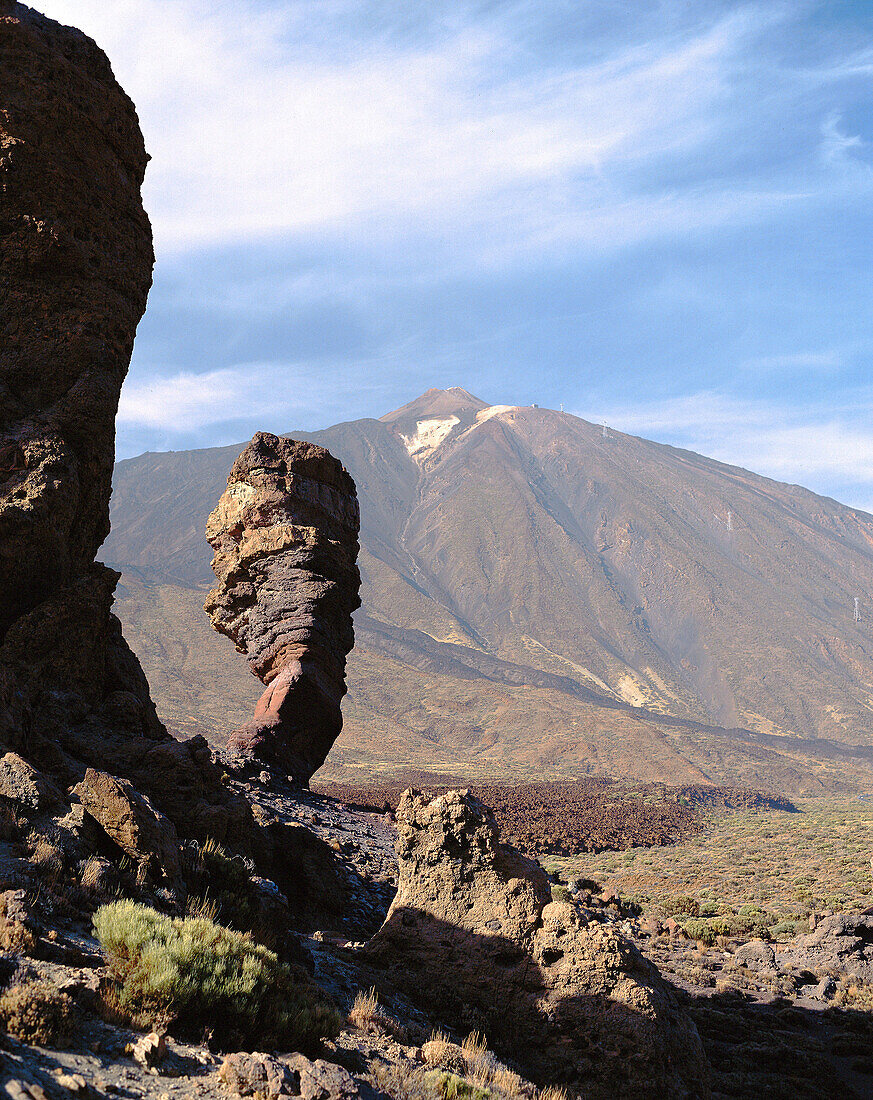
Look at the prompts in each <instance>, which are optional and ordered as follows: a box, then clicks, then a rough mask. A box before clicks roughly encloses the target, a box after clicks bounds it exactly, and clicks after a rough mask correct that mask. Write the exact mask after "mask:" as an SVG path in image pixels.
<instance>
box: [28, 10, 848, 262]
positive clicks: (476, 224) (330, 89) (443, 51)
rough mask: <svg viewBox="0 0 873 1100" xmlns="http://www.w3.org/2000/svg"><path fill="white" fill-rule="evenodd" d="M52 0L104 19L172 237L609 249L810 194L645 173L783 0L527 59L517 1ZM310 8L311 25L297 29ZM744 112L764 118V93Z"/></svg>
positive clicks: (97, 21)
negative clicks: (376, 236) (345, 233)
mask: <svg viewBox="0 0 873 1100" xmlns="http://www.w3.org/2000/svg"><path fill="white" fill-rule="evenodd" d="M43 7H44V8H45V10H46V11H47V13H48V14H51V15H53V16H55V17H57V18H60V19H63V20H66V21H71V22H75V23H77V24H78V25H81V26H83V27H84V28H85V29H86V30H88V31H90V32H91V33H93V34H94V35H95V36H96V37H97V38H98V40H100V41H101V42H102V43H103V44H104V45H105V46H106V48H107V49H108V50H109V52H110V55H111V56H112V58H113V61H114V63H115V66H116V69H117V71H118V73H119V75H120V77H121V79H122V80H123V82H124V83H125V84H126V86H127V87H128V90H129V91H130V92H131V94H132V95H133V97H134V99H135V101H136V103H137V105H138V107H139V110H140V113H141V116H142V118H143V123H144V128H145V131H146V136H147V139H148V144H149V148H150V151H151V152H152V154H153V158H154V159H153V163H152V165H151V168H150V170H149V176H148V181H147V196H148V202H149V207H150V210H151V212H152V215H153V218H154V222H155V227H156V232H157V235H158V239H159V245H160V246H161V247H164V248H169V247H173V248H179V247H187V246H191V245H196V244H203V243H214V242H215V241H217V240H228V239H234V238H235V239H239V238H244V237H247V236H251V235H263V234H275V233H282V232H286V233H287V232H298V231H303V230H311V229H312V228H313V227H320V226H330V225H337V224H341V223H343V222H345V221H348V220H349V219H355V221H356V224H357V225H358V227H359V228H360V227H361V226H362V225H363V224H369V227H370V231H371V232H376V233H387V234H389V235H396V234H404V233H408V232H410V230H411V229H413V228H414V229H415V231H416V232H418V233H421V232H423V231H424V230H425V227H427V226H429V227H430V229H431V230H432V231H433V232H434V233H435V234H436V235H442V234H445V232H446V228H447V227H448V226H452V227H453V231H454V234H455V237H454V239H455V241H456V245H457V241H458V237H457V234H458V233H463V234H464V235H465V240H466V246H467V247H468V248H473V250H474V251H475V248H474V246H481V247H482V248H483V250H484V251H486V252H487V251H488V250H489V249H491V250H494V249H499V248H500V247H502V245H504V244H507V243H509V242H512V244H513V245H514V246H515V248H516V249H517V248H518V247H519V246H520V244H522V243H523V242H524V243H525V246H526V247H528V248H540V249H541V248H543V247H544V246H546V245H549V244H554V243H560V244H564V245H566V244H567V243H569V242H570V241H572V240H577V241H580V242H584V243H585V244H587V245H589V246H591V247H601V248H602V247H615V246H616V245H621V244H625V243H633V242H634V241H637V240H641V239H647V238H650V237H652V236H657V235H661V234H665V233H666V234H670V233H675V232H676V231H677V230H683V231H687V230H688V229H689V228H693V227H694V226H705V227H711V226H713V225H720V224H725V223H736V222H740V223H743V222H745V221H746V220H747V219H749V218H751V219H755V218H757V217H759V216H760V215H761V213H762V211H763V212H772V211H773V210H774V209H775V208H777V207H779V206H783V205H784V204H785V203H786V202H790V201H792V200H797V199H801V198H804V197H806V196H807V195H808V192H809V182H810V181H808V180H805V181H803V184H802V185H798V184H799V181H798V180H790V181H789V180H787V179H780V178H773V179H765V178H761V179H758V180H745V181H738V180H731V179H724V180H719V181H718V182H715V181H701V180H699V179H697V180H693V179H689V180H688V181H687V183H685V184H683V185H677V184H676V183H675V182H674V183H671V184H669V185H666V186H665V185H659V186H653V181H654V180H657V178H658V177H659V176H663V175H664V172H665V167H666V166H667V165H669V164H674V165H675V164H676V163H677V162H684V161H686V160H687V159H688V158H693V157H695V156H698V157H699V156H700V155H701V154H702V153H703V152H704V151H705V150H708V149H709V148H710V145H711V143H712V142H713V141H717V139H718V134H719V131H720V130H722V129H723V128H724V126H725V122H726V118H727V117H728V116H729V115H730V113H731V111H732V110H733V111H735V110H736V107H737V97H738V92H737V90H736V88H735V85H736V84H737V82H738V81H740V80H741V79H743V78H742V73H743V70H744V65H745V62H744V55H743V51H744V50H747V49H748V48H749V46H750V44H751V43H753V42H754V41H755V40H756V38H757V37H758V36H760V35H761V34H762V33H764V31H765V30H767V29H768V28H770V27H771V26H772V25H773V23H774V21H778V20H779V19H781V18H784V15H785V12H786V11H788V10H789V9H787V8H784V7H783V6H782V5H775V6H770V7H769V8H768V7H767V6H756V5H751V4H750V5H748V6H741V7H739V8H736V9H734V10H732V11H730V12H729V14H727V15H722V16H721V17H713V18H712V19H711V20H710V22H709V24H708V25H707V24H706V23H705V22H703V23H702V25H701V23H697V24H696V25H693V24H692V25H690V26H679V27H677V26H673V25H670V24H669V22H668V24H667V26H665V27H663V28H662V29H661V32H660V33H659V34H656V35H655V36H654V37H651V38H646V39H644V40H641V41H638V42H631V43H630V44H627V43H622V42H612V43H609V44H608V48H607V49H606V51H605V53H604V54H603V55H602V56H598V57H597V58H596V59H593V60H592V59H586V60H585V61H584V62H577V63H575V64H573V63H569V62H566V61H565V62H564V64H562V65H560V66H558V65H555V64H551V65H548V66H543V65H541V64H540V65H529V66H525V64H524V52H525V47H526V43H525V38H524V35H525V33H526V32H529V21H530V19H531V18H532V15H531V12H532V9H530V8H526V7H525V6H524V5H507V6H506V8H505V9H504V15H503V17H502V18H497V17H494V16H491V17H489V18H484V17H483V15H482V13H481V11H479V12H476V13H475V14H474V13H473V12H472V11H469V12H467V9H466V8H465V6H464V5H459V6H458V13H457V16H456V18H455V19H454V20H453V21H447V20H445V19H443V20H441V21H436V23H435V25H434V26H431V27H426V28H424V29H423V30H422V31H421V33H420V34H419V35H417V36H415V37H414V38H413V39H412V40H410V39H408V38H407V39H402V40H399V41H398V40H392V39H391V38H390V36H389V35H388V34H387V33H386V32H387V31H388V29H389V28H390V27H391V26H392V25H393V23H392V18H391V17H387V16H386V15H385V12H386V7H385V6H382V7H381V8H379V9H377V12H376V13H375V14H374V19H373V22H372V25H371V26H370V27H369V28H368V29H367V30H363V29H362V28H361V26H360V25H359V24H355V23H354V21H353V20H351V19H350V15H351V11H352V8H351V7H350V6H349V5H348V4H341V3H340V4H330V5H324V6H323V7H322V8H315V7H313V5H311V4H301V2H300V0H289V2H288V3H284V4H282V5H271V4H264V5H260V6H256V5H253V4H251V3H245V2H243V3H206V2H205V0H116V2H114V3H113V4H112V5H106V4H105V0H45V3H44V5H43ZM521 9H524V11H525V15H526V18H525V19H519V10H521ZM387 10H390V6H389V8H388V9H387ZM398 10H399V9H398ZM379 12H381V13H382V15H383V21H384V22H383V23H382V24H380V21H379V17H378V13H379ZM465 12H466V13H467V14H466V17H465V15H464V13H465ZM397 18H398V17H397V13H396V12H395V13H394V15H393V19H394V20H395V21H396V20H397ZM304 20H307V21H309V22H311V23H312V24H314V27H309V28H308V30H307V32H306V34H305V35H301V29H302V27H303V23H304ZM344 23H345V24H350V23H351V24H352V25H353V26H354V27H356V30H355V31H354V32H351V33H352V37H349V35H350V31H349V30H348V29H347V28H346V27H345V26H344ZM319 33H320V34H321V39H320V40H319V41H318V46H319V48H318V49H313V48H311V47H312V39H313V36H317V35H318V34H319ZM307 35H308V36H309V37H307ZM331 36H334V40H333V41H331ZM742 109H743V110H744V111H746V112H747V113H751V114H754V105H753V104H752V103H751V102H749V103H746V104H745V105H744V106H743V108H742ZM836 125H837V124H836V121H833V122H832V123H831V122H829V123H827V124H826V126H825V131H824V133H823V138H822V141H823V145H822V159H823V161H826V162H829V163H832V164H835V163H836V162H837V161H838V160H839V159H840V158H843V157H845V156H846V155H848V152H849V148H850V146H851V144H852V142H853V141H854V139H850V138H844V137H841V136H840V135H839V132H838V130H837V129H836ZM828 127H830V129H828ZM818 186H819V185H818V184H816V185H814V186H813V190H818ZM483 230H486V231H487V232H485V233H484V235H483Z"/></svg>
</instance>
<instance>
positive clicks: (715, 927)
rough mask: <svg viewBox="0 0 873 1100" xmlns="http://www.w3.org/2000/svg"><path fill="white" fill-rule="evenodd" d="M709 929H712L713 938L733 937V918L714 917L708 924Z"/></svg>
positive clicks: (734, 933)
mask: <svg viewBox="0 0 873 1100" xmlns="http://www.w3.org/2000/svg"><path fill="white" fill-rule="evenodd" d="M709 927H710V928H711V929H712V933H713V935H714V936H733V935H736V932H735V928H736V924H735V922H734V919H733V917H726V916H718V917H714V918H713V919H712V920H711V921H710V922H709Z"/></svg>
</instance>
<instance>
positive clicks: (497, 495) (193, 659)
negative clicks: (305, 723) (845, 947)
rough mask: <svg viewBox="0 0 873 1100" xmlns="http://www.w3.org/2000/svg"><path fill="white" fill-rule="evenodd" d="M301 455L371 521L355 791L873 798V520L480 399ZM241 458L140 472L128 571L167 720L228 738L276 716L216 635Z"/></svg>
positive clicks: (123, 603)
mask: <svg viewBox="0 0 873 1100" xmlns="http://www.w3.org/2000/svg"><path fill="white" fill-rule="evenodd" d="M289 434H292V435H294V436H295V437H297V438H302V439H309V440H312V441H314V442H317V443H319V444H320V445H321V446H324V447H327V448H328V449H329V450H330V451H331V452H332V453H333V454H335V455H336V456H337V457H338V458H340V459H341V460H342V462H343V463H344V464H345V465H346V467H347V468H348V469H349V471H350V472H351V474H352V476H353V477H354V478H355V481H356V483H357V486H358V495H359V499H360V504H361V546H362V549H361V557H360V565H361V573H362V579H363V586H362V592H361V594H362V598H363V605H364V606H363V608H362V609H361V611H360V612H359V613H358V615H357V617H356V634H357V645H356V648H355V650H354V652H353V654H352V657H351V659H350V664H349V685H350V691H349V697H348V699H347V702H346V706H345V708H344V709H345V714H346V730H345V732H344V734H343V737H342V738H341V740H340V741H339V742H338V743H337V745H336V746H335V748H334V750H333V752H332V754H331V757H330V758H329V760H328V764H327V769H328V771H329V773H330V774H334V775H336V776H339V775H340V774H342V775H344V776H346V777H348V775H350V774H354V772H355V771H356V770H358V769H361V768H373V767H379V768H381V769H383V770H384V769H386V768H391V767H395V768H399V767H403V766H409V767H425V768H432V769H435V770H443V771H444V770H450V771H455V772H460V771H463V772H465V773H467V772H471V773H476V774H481V775H485V774H487V775H489V776H494V775H497V774H502V775H507V776H512V775H514V776H521V775H524V776H529V775H530V773H531V771H535V772H536V774H538V775H541V774H554V775H572V774H582V773H587V772H611V773H623V774H629V775H633V776H635V777H638V778H657V779H671V780H675V781H679V780H680V779H681V780H682V781H686V780H687V781H700V780H705V779H712V780H714V781H715V780H718V781H736V780H741V781H746V782H752V783H757V784H763V785H769V786H773V787H781V788H783V789H785V790H789V791H795V792H797V791H803V790H815V789H822V787H825V788H829V789H830V788H834V787H840V786H848V787H852V786H853V785H854V786H857V785H859V784H860V785H865V784H867V783H868V782H869V781H870V780H871V779H873V772H871V767H873V638H871V622H873V619H871V617H870V616H871V613H873V608H871V607H870V602H869V594H870V593H873V517H871V516H869V515H867V514H866V513H863V512H859V511H857V510H855V509H851V508H848V507H846V506H844V505H842V504H839V503H838V502H836V501H834V500H830V499H827V498H824V497H820V496H817V495H816V494H814V493H811V492H809V491H808V490H806V489H803V488H800V487H798V486H792V485H784V484H781V483H779V482H775V481H771V480H770V479H768V478H764V477H760V476H758V475H756V474H752V473H749V472H748V471H746V470H742V469H738V468H736V467H732V466H727V465H724V464H723V463H719V462H715V461H713V460H712V459H708V458H704V457H702V456H701V455H697V454H694V453H692V452H689V451H683V450H678V449H676V448H673V447H669V446H665V445H663V444H658V443H653V442H651V441H649V440H645V439H640V438H637V437H635V436H630V435H624V434H622V433H619V432H616V431H613V430H611V429H610V430H608V431H606V432H604V431H603V429H602V428H601V427H600V426H596V425H593V424H590V423H587V422H586V421H584V420H580V419H579V418H577V417H574V416H572V415H570V414H568V413H559V412H555V411H553V410H549V409H539V408H536V407H521V406H505V405H497V406H489V405H487V404H486V403H485V402H484V401H481V400H479V399H478V398H476V397H474V396H473V395H472V394H469V393H467V391H465V390H462V389H458V388H453V389H448V390H429V391H428V392H427V393H425V394H423V395H422V396H421V397H419V398H418V399H417V400H415V401H413V402H411V403H410V404H408V405H405V406H404V407H403V408H401V409H398V410H395V411H394V412H391V413H388V414H386V415H385V416H383V417H381V418H380V419H379V420H371V419H365V420H358V421H353V422H350V423H345V424H338V425H335V426H334V427H331V428H328V429H326V430H324V431H320V432H314V433H296V432H294V433H289ZM241 446H242V444H240V445H234V446H231V447H224V448H213V449H209V450H198V451H183V452H175V453H169V454H145V455H142V456H140V457H138V458H135V459H129V460H127V461H124V462H120V463H118V465H117V467H116V472H115V480H114V496H113V511H112V534H111V535H110V537H109V539H108V540H107V542H106V543H105V544H104V548H103V552H104V555H105V559H106V560H107V562H109V563H110V564H112V565H114V566H116V567H117V568H119V569H121V570H122V571H123V573H124V574H125V576H124V579H123V585H122V591H121V594H120V598H119V601H118V611H119V614H120V616H121V618H122V620H123V622H124V625H125V633H126V634H127V636H128V637H129V638H130V640H131V642H132V644H133V645H134V648H135V649H136V651H137V653H138V654H139V655H140V657H141V659H142V662H143V665H144V667H145V668H146V671H147V673H148V674H149V679H150V682H151V684H152V688H153V691H154V694H155V696H156V698H157V700H158V705H159V708H160V709H161V710H162V713H163V715H164V717H165V718H166V720H167V721H168V722H169V723H170V724H171V725H173V726H175V727H176V728H178V729H181V730H185V731H191V730H194V729H202V730H203V731H204V732H205V733H207V735H208V736H211V737H213V738H219V739H220V737H221V735H222V734H223V733H225V732H226V731H227V730H229V729H231V728H233V726H234V724H235V723H236V722H238V721H240V720H241V719H242V718H243V717H244V716H247V714H248V713H250V711H251V706H252V702H253V700H254V698H255V697H256V695H257V684H256V683H255V681H254V680H253V679H252V677H251V676H249V675H248V673H247V671H246V670H245V669H244V666H243V664H242V661H241V659H240V658H239V657H238V655H237V654H235V653H234V652H233V651H232V650H231V649H230V647H229V646H227V644H226V642H225V641H224V640H223V639H221V638H217V637H215V636H213V635H212V634H211V632H210V630H209V627H208V622H207V620H206V616H205V615H204V614H203V613H202V610H200V607H201V604H202V600H203V590H204V589H205V588H206V587H208V586H209V584H210V582H211V578H212V574H211V571H210V569H209V560H210V552H209V547H208V546H207V544H206V542H205V539H204V537H203V528H204V525H205V520H206V516H207V514H208V513H209V511H210V510H211V509H212V508H213V507H214V505H215V502H216V501H217V499H218V496H219V495H220V493H221V492H222V490H223V488H224V484H225V479H226V476H227V473H228V471H229V469H230V466H231V464H232V462H233V460H234V458H235V457H236V455H237V454H238V453H239V451H240V449H241ZM856 597H859V598H860V599H861V609H862V615H861V620H860V621H859V622H854V621H853V609H854V599H855V598H856Z"/></svg>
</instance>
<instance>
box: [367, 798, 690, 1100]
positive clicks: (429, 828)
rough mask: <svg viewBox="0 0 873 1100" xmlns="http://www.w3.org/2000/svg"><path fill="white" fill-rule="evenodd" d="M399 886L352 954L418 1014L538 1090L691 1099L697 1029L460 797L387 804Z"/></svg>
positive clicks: (626, 946)
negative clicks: (393, 819) (470, 1036)
mask: <svg viewBox="0 0 873 1100" xmlns="http://www.w3.org/2000/svg"><path fill="white" fill-rule="evenodd" d="M397 848H398V855H399V861H400V885H399V889H398V893H397V897H396V898H395V901H394V904H393V905H392V907H391V910H390V911H389V914H388V917H387V918H386V921H385V923H384V925H383V926H382V928H381V929H380V930H379V931H378V932H377V933H376V935H375V936H374V937H373V939H372V940H371V941H370V943H369V944H368V946H367V948H366V950H365V954H366V956H367V957H368V958H369V959H370V960H371V961H372V962H373V963H375V964H376V965H377V966H378V967H380V968H382V970H383V972H384V973H385V977H386V978H387V979H388V981H389V983H390V984H391V985H393V986H394V987H395V988H397V989H401V990H403V992H405V993H406V994H407V995H408V996H410V997H411V998H412V999H413V1000H414V1001H417V1002H418V1003H419V1004H421V1005H422V1007H424V1008H425V1009H426V1010H427V1011H428V1012H429V1013H430V1014H431V1016H432V1017H435V1018H436V1019H438V1020H440V1021H441V1022H444V1023H445V1024H447V1025H449V1026H450V1027H452V1028H455V1029H458V1030H462V1031H463V1030H473V1029H479V1030H481V1031H483V1032H484V1034H485V1035H486V1037H487V1039H488V1041H489V1042H490V1044H491V1045H492V1047H493V1048H494V1049H495V1050H496V1051H497V1053H498V1054H501V1055H502V1056H503V1057H506V1058H509V1059H511V1060H513V1061H515V1062H516V1063H517V1064H518V1065H519V1067H520V1068H521V1069H522V1071H523V1072H524V1073H525V1074H526V1075H528V1076H529V1077H531V1078H532V1079H533V1080H535V1081H537V1082H538V1083H540V1084H564V1085H568V1086H570V1087H571V1088H573V1089H578V1090H580V1091H582V1092H584V1095H585V1096H586V1097H590V1098H592V1100H600V1098H603V1100H606V1098H607V1097H610V1098H618V1097H628V1098H630V1097H634V1098H638V1097H639V1098H645V1097H651V1098H652V1100H654V1098H655V1097H657V1098H658V1100H670V1098H676V1100H679V1098H692V1097H700V1098H705V1097H708V1096H709V1095H710V1086H709V1068H708V1064H707V1061H706V1057H705V1055H704V1052H703V1047H702V1044H701V1041H700V1037H699V1035H698V1033H697V1030H696V1028H695V1026H694V1024H693V1023H692V1021H691V1019H690V1017H689V1016H688V1015H687V1013H686V1012H685V1010H684V1009H683V1008H682V1007H681V1006H680V1004H679V1002H678V1000H677V998H676V996H675V995H674V993H673V991H672V990H671V989H670V987H669V986H668V985H667V983H666V982H665V981H664V980H663V979H662V978H661V976H660V974H659V973H658V970H657V968H656V967H655V966H654V965H653V964H652V963H650V962H648V961H647V960H646V959H645V958H644V957H643V956H642V955H641V954H640V952H639V951H638V950H637V949H636V948H635V947H634V946H633V945H632V944H631V943H629V942H628V941H627V940H625V939H624V938H623V937H622V936H620V935H619V934H618V933H617V932H616V931H615V930H614V929H613V928H612V927H610V926H606V925H602V924H599V923H592V924H588V923H587V922H586V920H585V918H584V916H583V915H582V914H581V913H580V912H579V911H578V910H577V909H576V908H575V906H573V905H572V904H570V903H568V902H562V901H557V902H553V901H552V900H551V890H550V885H549V882H548V878H547V876H546V874H545V872H544V871H543V869H542V868H541V867H540V866H539V864H536V863H534V862H533V861H531V860H528V859H526V858H525V857H523V856H521V855H519V853H517V852H516V851H514V850H513V849H512V848H510V847H508V846H507V845H503V844H500V842H499V835H498V831H497V826H496V824H495V822H494V819H493V817H492V815H491V813H490V811H489V810H487V809H486V807H484V806H483V805H482V804H481V803H480V802H478V801H477V800H476V799H475V798H473V797H472V796H471V795H470V794H469V792H467V791H463V792H458V791H450V792H448V793H447V794H445V795H442V796H440V797H439V798H436V799H434V800H433V801H431V802H428V801H427V799H426V798H424V797H423V796H421V795H419V794H417V793H415V792H412V791H409V792H407V793H406V794H405V795H404V797H403V799H402V800H401V803H400V806H399V807H398V842H397Z"/></svg>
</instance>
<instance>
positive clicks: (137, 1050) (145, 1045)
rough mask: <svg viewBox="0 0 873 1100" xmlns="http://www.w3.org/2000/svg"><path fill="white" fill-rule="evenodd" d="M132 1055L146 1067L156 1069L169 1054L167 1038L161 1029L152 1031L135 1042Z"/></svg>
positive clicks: (135, 1060)
mask: <svg viewBox="0 0 873 1100" xmlns="http://www.w3.org/2000/svg"><path fill="white" fill-rule="evenodd" d="M131 1055H132V1057H133V1060H134V1062H139V1064H140V1065H141V1066H143V1068H144V1069H155V1068H156V1067H157V1066H159V1065H160V1064H161V1062H163V1060H164V1058H165V1057H166V1056H167V1040H166V1039H165V1037H164V1036H163V1035H162V1034H161V1033H160V1032H159V1031H150V1032H149V1033H148V1035H142V1036H141V1037H140V1038H139V1039H137V1041H136V1042H135V1043H134V1044H133V1050H132V1051H131Z"/></svg>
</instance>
